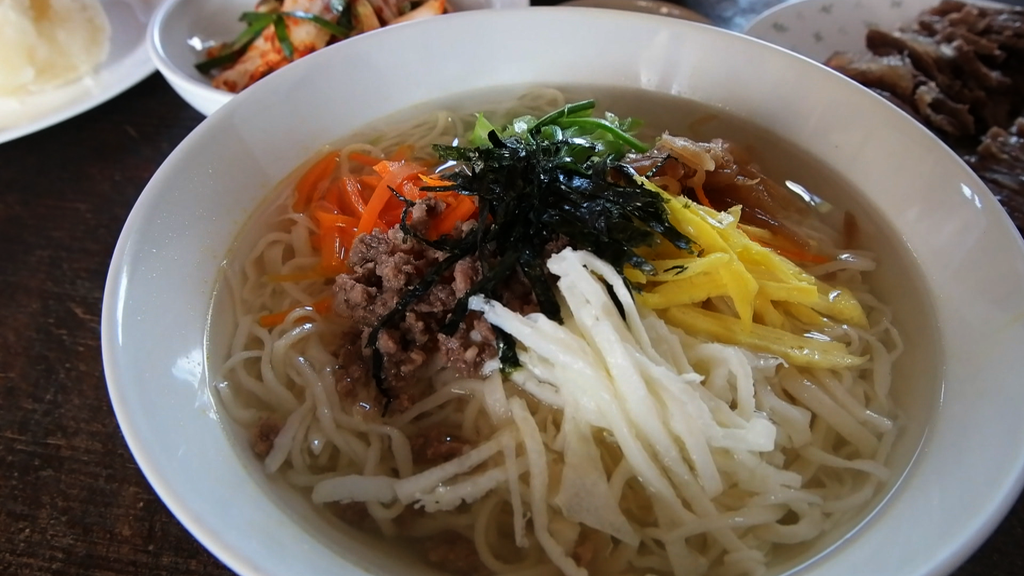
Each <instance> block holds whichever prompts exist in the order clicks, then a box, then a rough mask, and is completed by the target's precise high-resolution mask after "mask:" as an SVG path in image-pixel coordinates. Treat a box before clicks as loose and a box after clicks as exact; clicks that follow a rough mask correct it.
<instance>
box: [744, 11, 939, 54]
mask: <svg viewBox="0 0 1024 576" xmlns="http://www.w3.org/2000/svg"><path fill="white" fill-rule="evenodd" d="M938 3H939V0H794V1H792V2H786V3H784V4H780V5H778V6H776V7H775V8H772V9H771V10H768V11H767V12H765V13H764V14H761V15H760V16H758V17H757V18H756V19H754V21H753V22H751V23H750V25H748V26H747V29H746V34H747V35H748V36H753V37H754V38H757V39H760V40H764V41H765V42H771V43H772V44H775V45H776V46H781V47H783V48H785V49H787V50H792V51H793V52H796V53H797V54H800V55H801V56H806V57H808V58H810V59H811V60H814V61H816V62H824V61H825V59H826V58H828V57H829V56H831V55H832V54H833V53H834V52H839V51H842V52H865V51H866V49H865V47H864V34H865V33H866V32H867V31H868V29H869V28H880V29H882V30H895V29H896V28H897V27H898V26H899V25H900V24H905V23H908V22H911V21H913V19H914V17H915V16H917V15H918V14H920V13H921V12H922V11H924V10H926V9H928V8H930V7H932V6H935V5H936V4H938Z"/></svg>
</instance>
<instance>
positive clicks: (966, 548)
mask: <svg viewBox="0 0 1024 576" xmlns="http://www.w3.org/2000/svg"><path fill="white" fill-rule="evenodd" d="M174 4H176V0H170V1H168V2H166V3H165V4H164V5H163V6H162V7H161V11H160V13H161V14H165V13H166V10H168V9H169V7H170V6H171V5H174ZM527 11H529V12H531V13H535V14H542V13H556V12H564V11H572V13H573V14H577V15H578V16H573V18H577V19H579V20H581V21H582V20H586V19H589V18H591V17H592V16H590V15H588V14H594V13H595V12H606V11H604V10H599V9H587V8H583V9H581V8H560V7H543V8H537V7H534V8H529V9H519V10H515V11H512V12H515V13H526V12H527ZM506 15H508V13H507V14H506ZM537 17H539V16H537ZM448 18H462V19H491V18H492V17H491V16H489V15H486V14H483V13H477V14H474V13H466V14H457V15H449V16H448ZM616 18H619V19H622V20H632V19H639V20H641V21H649V20H651V19H655V18H657V16H652V15H646V14H616ZM661 20H664V23H662V24H661V26H671V27H678V26H683V27H687V28H690V27H693V28H699V29H702V30H703V29H707V30H703V31H697V32H699V33H701V34H708V33H710V34H716V35H717V34H722V35H731V36H736V37H742V38H743V40H742V41H743V42H748V41H749V42H754V43H758V44H761V45H763V47H764V48H765V49H769V50H773V51H779V52H783V53H785V54H787V58H789V57H796V58H800V59H802V60H806V61H807V62H808V63H811V64H813V65H814V66H818V67H821V66H820V65H819V64H817V63H815V62H813V61H812V60H810V59H807V58H804V57H802V56H799V55H795V54H793V53H792V52H788V51H785V50H783V49H781V48H778V47H775V46H773V45H771V44H769V43H766V42H763V41H761V40H757V39H754V38H749V37H743V36H742V35H740V34H737V33H734V32H730V31H727V30H721V29H714V31H708V30H710V27H707V26H703V25H699V24H693V23H690V22H684V21H679V20H672V19H661ZM158 21H159V18H154V20H153V25H154V27H155V25H156V22H158ZM410 26H430V24H429V23H427V22H420V23H416V22H413V23H407V24H404V25H403V27H410ZM398 29H399V27H394V28H392V30H398ZM398 33H401V32H387V31H381V32H380V33H379V34H378V35H376V36H375V37H378V36H380V35H383V34H389V35H394V34H398ZM364 38H369V35H368V36H366V37H364ZM358 41H359V40H358V39H352V40H351V41H350V42H349V44H351V42H358ZM366 41H367V40H362V42H366ZM303 61H304V62H300V63H297V64H295V65H293V66H290V67H289V68H292V69H293V72H287V73H284V72H285V71H282V73H280V74H275V75H274V76H272V78H273V80H271V82H272V83H275V84H281V83H284V82H287V81H289V78H290V76H292V75H293V74H298V73H299V72H300V71H301V70H303V69H304V68H309V67H311V66H315V65H316V62H318V61H319V58H318V57H317V55H313V56H311V57H309V58H306V59H303ZM158 62H159V61H158ZM821 68H823V67H821ZM825 70H827V69H825ZM829 73H830V74H835V75H836V76H838V77H840V78H842V77H841V76H839V75H838V74H836V73H834V72H832V71H829ZM189 80H191V79H189ZM843 80H844V81H847V82H850V83H851V84H852V85H854V86H856V84H855V83H853V82H852V81H849V80H847V79H845V78H843ZM197 84H198V83H197ZM206 88H208V89H210V90H215V89H213V88H212V87H206ZM858 89H859V90H864V89H863V88H860V87H859V86H858ZM219 92H222V91H219ZM864 92H865V93H868V94H870V92H868V91H866V90H864ZM258 93H259V90H258V89H257V90H256V91H254V90H248V91H246V92H243V93H242V94H240V95H239V96H240V98H241V99H239V98H231V100H232V102H230V103H228V104H227V105H226V106H225V107H224V108H223V109H222V110H225V111H224V112H222V111H218V112H216V113H215V114H213V115H212V116H211V117H210V119H208V120H206V121H204V122H203V123H202V124H201V125H200V126H199V127H198V128H197V129H196V130H195V131H193V132H192V133H191V134H190V135H189V136H188V137H186V139H185V140H183V141H182V143H181V144H179V146H178V147H177V148H176V150H175V151H174V152H172V154H171V155H170V156H169V157H168V158H167V160H165V162H164V163H163V165H162V166H161V167H160V169H159V170H158V171H157V173H156V174H155V175H154V177H153V179H152V180H151V181H150V183H149V184H148V185H147V187H146V189H145V190H144V191H143V193H142V195H141V196H140V198H139V201H138V203H137V205H136V207H135V208H133V210H132V213H131V214H130V215H129V218H128V220H127V222H126V223H125V226H124V229H123V231H122V234H121V236H120V237H119V239H118V243H117V246H116V248H115V251H114V255H113V258H112V260H111V265H110V268H109V272H108V276H107V284H106V289H105V293H104V298H103V312H102V334H101V341H102V348H103V362H104V371H105V374H106V378H107V383H108V391H109V393H110V396H111V402H112V405H113V408H114V411H115V414H116V415H117V418H118V423H119V425H120V426H121V429H122V432H123V434H124V436H125V440H126V442H127V443H128V446H129V448H130V449H131V451H132V454H133V457H134V458H135V459H136V460H137V461H138V463H139V467H140V469H141V470H142V471H143V473H144V475H145V476H146V478H147V480H148V481H149V482H150V484H151V485H152V486H153V488H154V490H155V491H156V492H157V494H158V495H159V496H160V497H161V499H162V500H163V501H164V503H165V504H166V505H167V507H168V508H169V509H170V510H171V511H172V513H174V514H175V516H176V517H177V518H178V519H179V520H180V521H181V522H182V524H183V525H184V526H185V527H186V529H188V530H189V531H190V532H191V533H192V534H193V535H194V536H195V537H196V538H197V539H198V540H199V541H200V542H201V543H202V544H203V545H204V546H205V547H206V548H207V549H208V550H209V551H210V552H212V553H213V554H214V555H216V556H217V557H218V558H219V559H221V560H222V561H223V562H225V564H227V565H228V566H229V567H230V568H232V569H234V570H237V571H239V572H240V573H244V574H257V573H263V572H262V571H261V569H260V568H259V567H258V566H256V565H254V564H252V563H251V561H250V560H249V559H248V558H246V556H245V554H244V551H242V550H236V549H233V548H232V547H231V546H229V545H228V544H227V543H226V542H225V541H224V540H223V538H222V536H221V535H218V534H217V533H213V532H210V531H209V530H208V529H207V527H206V526H205V525H204V522H203V520H202V518H201V516H202V515H201V514H197V513H196V510H194V509H192V508H191V507H190V506H189V505H188V503H187V502H185V501H183V500H182V499H181V497H180V495H179V494H177V491H176V490H175V488H174V486H172V485H170V484H169V483H168V482H166V480H165V478H163V477H162V476H161V475H160V474H159V471H158V470H157V466H156V464H155V463H154V462H153V460H152V458H151V454H149V452H148V451H147V450H146V449H145V446H144V445H143V443H142V440H141V439H140V435H139V431H138V427H139V422H137V421H136V420H135V419H134V418H133V417H132V414H131V412H130V409H129V407H128V406H127V405H126V399H125V397H124V387H125V383H124V382H121V380H120V379H121V374H120V370H119V366H118V363H117V352H116V350H117V346H116V345H115V340H116V334H117V331H118V324H117V323H118V322H119V319H118V318H117V316H116V312H115V311H116V308H117V305H118V297H119V295H120V294H119V289H121V288H123V287H124V279H123V277H122V275H121V273H122V271H123V268H124V266H125V264H126V255H127V253H128V250H129V244H130V242H131V239H132V238H133V237H134V236H135V235H136V234H139V233H140V232H141V229H140V225H141V223H142V221H143V219H144V218H146V217H147V214H146V212H147V211H151V210H154V206H155V205H156V204H157V203H158V201H159V198H160V196H159V192H158V191H159V190H160V185H161V181H162V180H166V179H167V178H168V177H169V176H168V173H167V172H168V170H169V168H168V167H169V166H170V167H173V165H174V164H175V162H178V161H179V158H180V157H182V156H184V155H185V152H183V150H186V149H188V148H189V147H190V146H191V145H192V143H193V142H194V141H196V140H198V139H201V138H205V137H206V136H205V135H206V134H207V133H210V132H212V131H214V130H216V128H217V125H218V123H219V122H221V121H226V119H227V118H228V114H229V111H230V110H233V109H235V108H238V107H240V106H242V105H243V104H241V103H238V104H236V102H245V101H247V100H248V99H249V98H256V97H257V96H255V94H258ZM250 95H252V96H250ZM872 97H874V98H876V99H878V101H879V102H884V100H883V99H881V98H880V97H877V96H875V95H873V94H872ZM887 106H889V107H890V108H891V105H888V104H887ZM879 109H880V110H881V108H879ZM890 112H896V109H895V108H892V109H891V111H890ZM906 121H908V122H912V120H910V119H909V118H908V119H906ZM915 125H916V124H915ZM918 129H919V130H921V131H924V129H923V128H920V127H918ZM929 136H931V137H932V138H933V139H935V140H937V138H935V137H934V136H932V135H930V134H929ZM951 156H952V154H951ZM951 160H952V158H951ZM957 160H958V161H959V162H960V164H961V165H962V164H963V163H962V161H960V160H959V159H957ZM964 169H965V170H966V166H964ZM968 172H969V170H968ZM971 184H972V186H973V187H975V188H976V189H978V190H981V191H984V192H983V194H988V195H989V198H988V200H990V201H992V202H994V199H992V198H991V193H990V192H989V191H988V190H987V188H985V187H984V185H983V184H982V183H981V181H980V180H978V179H977V178H976V177H975V178H974V179H973V180H972V182H971ZM1002 226H1003V227H1005V228H1008V229H1009V230H1011V231H1012V232H1013V234H1015V235H1016V241H1017V244H1018V248H1021V247H1024V242H1022V241H1021V238H1020V235H1019V233H1017V231H1016V229H1015V228H1014V227H1013V225H1012V223H1011V222H1010V220H1009V217H1008V216H1007V215H1006V214H1005V213H1003V219H1002ZM1003 480H1004V483H1003V484H1002V485H1001V487H1000V488H998V489H997V491H998V493H999V496H998V497H997V498H995V499H994V500H992V501H990V502H989V504H990V507H989V508H988V509H987V510H985V511H984V512H983V513H981V514H977V515H975V516H974V517H973V520H974V522H973V523H972V524H971V525H970V526H967V527H962V528H960V529H959V530H958V532H960V533H961V536H960V537H959V538H958V540H957V544H956V546H953V547H952V548H949V549H946V550H943V551H942V552H941V553H939V554H937V555H936V556H935V557H934V558H933V560H932V561H931V563H930V564H929V565H928V567H927V568H926V572H924V573H922V574H930V575H938V574H945V573H948V572H949V571H951V570H953V569H954V568H955V567H956V566H957V565H958V564H959V563H961V562H962V561H963V559H965V558H966V557H967V556H968V555H969V554H970V553H971V552H972V551H973V550H974V549H976V548H977V547H978V546H979V545H980V544H981V543H982V541H984V539H985V538H987V537H988V535H989V534H990V533H991V532H992V531H993V530H994V529H995V528H996V526H997V525H998V523H999V522H1000V520H1001V519H1002V517H1003V516H1004V515H1005V514H1006V512H1007V511H1008V510H1009V508H1010V506H1011V505H1012V504H1013V502H1014V501H1015V500H1016V498H1017V495H1018V494H1019V493H1020V491H1021V488H1022V486H1024V466H1021V465H1018V466H1017V468H1016V470H1015V473H1014V474H1013V475H1012V477H1009V478H1003Z"/></svg>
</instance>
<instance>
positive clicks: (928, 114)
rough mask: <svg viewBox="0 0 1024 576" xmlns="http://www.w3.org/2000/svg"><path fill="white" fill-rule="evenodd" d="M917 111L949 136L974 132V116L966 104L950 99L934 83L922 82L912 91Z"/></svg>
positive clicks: (966, 134) (968, 134) (967, 134)
mask: <svg viewBox="0 0 1024 576" xmlns="http://www.w3.org/2000/svg"><path fill="white" fill-rule="evenodd" d="M914 103H915V104H916V107H917V111H918V112H919V113H920V114H921V116H922V117H924V118H925V120H927V121H928V123H930V124H931V125H932V126H934V127H935V128H937V129H939V130H941V131H943V132H945V133H946V134H949V135H951V136H970V135H972V134H974V118H973V117H972V116H971V113H970V111H969V109H968V108H967V106H964V105H962V104H957V103H956V102H952V101H950V100H949V99H948V98H946V96H945V95H944V94H943V93H942V92H941V91H939V89H938V88H937V87H936V86H935V84H934V83H931V82H929V83H927V84H923V85H921V86H920V87H918V89H917V90H916V91H915V92H914Z"/></svg>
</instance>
